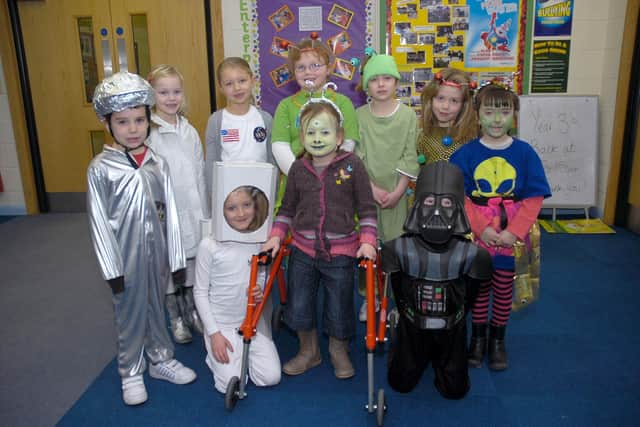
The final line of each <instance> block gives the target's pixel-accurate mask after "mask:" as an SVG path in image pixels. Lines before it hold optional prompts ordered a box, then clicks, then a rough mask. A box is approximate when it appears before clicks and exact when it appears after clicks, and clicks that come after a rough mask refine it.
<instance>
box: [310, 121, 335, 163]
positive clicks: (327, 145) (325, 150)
mask: <svg viewBox="0 0 640 427" xmlns="http://www.w3.org/2000/svg"><path fill="white" fill-rule="evenodd" d="M336 128H337V123H336V120H335V118H333V117H332V116H330V115H329V114H328V113H326V112H324V111H323V112H322V113H320V114H318V115H316V116H314V117H312V118H311V119H309V122H308V124H307V128H306V129H305V131H304V135H303V142H304V148H305V150H306V151H307V153H309V154H310V155H311V156H312V157H314V158H316V157H325V156H328V155H330V154H332V153H335V152H336V150H337V148H338V145H339V136H338V133H337V129H336Z"/></svg>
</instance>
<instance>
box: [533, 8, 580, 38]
mask: <svg viewBox="0 0 640 427" xmlns="http://www.w3.org/2000/svg"><path fill="white" fill-rule="evenodd" d="M572 17H573V1H571V0H568V1H567V0H536V9H535V24H534V32H533V35H534V36H535V37H539V36H570V35H571V21H572Z"/></svg>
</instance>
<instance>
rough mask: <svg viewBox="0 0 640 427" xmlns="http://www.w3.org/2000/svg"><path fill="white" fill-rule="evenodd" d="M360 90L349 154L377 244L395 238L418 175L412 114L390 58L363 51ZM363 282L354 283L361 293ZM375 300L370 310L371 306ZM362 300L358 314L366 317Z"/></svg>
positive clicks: (414, 127)
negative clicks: (358, 165) (365, 177)
mask: <svg viewBox="0 0 640 427" xmlns="http://www.w3.org/2000/svg"><path fill="white" fill-rule="evenodd" d="M365 55H366V59H365V61H363V67H362V90H364V91H365V92H366V93H367V95H368V98H369V102H368V103H367V104H365V105H363V106H362V107H360V108H358V109H357V110H356V116H357V118H358V128H359V129H360V139H359V141H357V143H356V149H355V153H356V154H357V155H358V156H359V157H360V158H361V159H362V161H363V162H364V165H365V167H366V169H367V172H368V173H369V179H370V181H371V188H372V190H373V198H374V200H375V202H376V207H377V211H378V236H379V239H380V240H381V241H382V242H385V241H387V240H391V239H395V238H396V237H400V235H401V234H402V225H403V224H404V221H405V219H406V217H407V213H408V212H407V210H408V208H407V206H408V204H407V201H406V189H407V186H408V184H409V181H410V180H411V179H415V177H416V176H417V175H418V169H419V165H418V160H417V155H416V135H417V126H416V124H417V120H416V114H415V112H414V111H413V110H412V109H411V108H410V107H408V106H406V105H404V104H403V103H401V102H399V101H398V100H397V99H396V89H397V87H398V81H399V80H400V73H399V72H398V67H397V65H396V62H395V60H394V59H393V57H392V56H389V55H376V54H375V52H373V50H372V49H370V48H368V49H367V50H365ZM363 286H364V283H363V281H361V283H360V287H361V289H360V291H361V294H363V293H364V288H363ZM377 305H378V304H377V302H376V309H377V308H378V307H377ZM366 313H367V311H366V302H364V303H363V304H362V307H361V309H360V313H359V314H358V317H359V319H360V320H361V321H363V322H364V321H366V320H367V315H366Z"/></svg>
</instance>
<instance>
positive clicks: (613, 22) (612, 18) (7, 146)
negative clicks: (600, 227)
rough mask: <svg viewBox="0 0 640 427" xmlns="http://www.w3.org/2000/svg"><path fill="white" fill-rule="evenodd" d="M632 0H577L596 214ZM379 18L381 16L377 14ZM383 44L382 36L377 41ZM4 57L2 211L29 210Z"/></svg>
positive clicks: (577, 57) (233, 9)
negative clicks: (590, 102) (592, 115)
mask: <svg viewBox="0 0 640 427" xmlns="http://www.w3.org/2000/svg"><path fill="white" fill-rule="evenodd" d="M626 4H627V0H610V1H608V2H604V1H601V0H581V1H579V2H575V6H574V18H573V34H572V37H571V40H572V42H571V58H570V65H569V84H568V94H570V95H598V96H599V97H600V99H599V102H600V117H599V147H600V148H599V173H598V203H597V204H598V206H597V212H596V213H597V214H598V215H600V214H602V211H603V207H604V198H605V190H606V183H607V176H608V173H609V168H610V159H609V156H610V151H611V135H612V128H613V115H614V108H615V94H616V87H617V71H618V64H619V60H620V48H621V43H622V36H623V34H622V32H623V28H624V14H625V8H626ZM243 5H246V0H223V1H222V18H223V19H222V22H224V29H223V33H224V41H225V52H224V53H225V56H242V55H243V53H244V52H243V49H244V48H243V43H242V36H243V28H242V27H243V23H242V21H241V19H240V17H241V14H240V8H241V7H243ZM376 22H378V20H376ZM375 45H376V46H378V45H379V41H375ZM6 92H7V91H6V84H5V78H4V73H3V69H2V58H1V57H0V174H1V175H2V178H3V181H4V187H5V191H4V192H3V193H0V215H16V214H18V215H19V214H25V213H26V207H25V201H24V195H23V185H22V181H21V178H20V173H19V166H18V160H17V155H16V144H15V137H14V132H13V127H12V122H11V115H10V112H9V107H8V98H7V93H6Z"/></svg>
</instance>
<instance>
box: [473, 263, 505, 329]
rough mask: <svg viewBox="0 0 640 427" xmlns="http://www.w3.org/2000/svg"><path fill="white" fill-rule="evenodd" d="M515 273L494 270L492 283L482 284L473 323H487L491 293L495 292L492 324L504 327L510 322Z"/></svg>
mask: <svg viewBox="0 0 640 427" xmlns="http://www.w3.org/2000/svg"><path fill="white" fill-rule="evenodd" d="M513 278H514V275H513V271H509V270H493V275H492V277H491V281H489V282H485V283H482V284H481V285H480V289H479V290H478V297H477V298H476V302H475V304H474V306H473V309H472V312H471V313H472V315H471V320H472V322H473V323H487V322H488V320H489V293H490V291H491V290H493V304H492V306H491V324H492V325H494V326H504V325H506V324H507V322H509V315H510V314H511V300H512V298H513Z"/></svg>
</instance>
